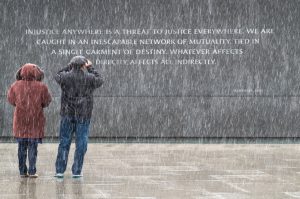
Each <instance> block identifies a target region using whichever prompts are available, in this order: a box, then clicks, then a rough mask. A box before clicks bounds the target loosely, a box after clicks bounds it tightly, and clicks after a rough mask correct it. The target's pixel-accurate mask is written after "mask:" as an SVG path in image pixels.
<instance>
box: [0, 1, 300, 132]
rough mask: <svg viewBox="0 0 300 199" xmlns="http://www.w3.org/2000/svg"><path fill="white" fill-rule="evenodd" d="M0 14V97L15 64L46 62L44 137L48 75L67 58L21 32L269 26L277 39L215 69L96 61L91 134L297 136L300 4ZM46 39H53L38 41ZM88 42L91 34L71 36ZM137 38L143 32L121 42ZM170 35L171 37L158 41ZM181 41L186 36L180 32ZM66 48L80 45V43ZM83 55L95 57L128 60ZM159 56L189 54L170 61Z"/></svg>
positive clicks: (124, 5) (25, 5)
mask: <svg viewBox="0 0 300 199" xmlns="http://www.w3.org/2000/svg"><path fill="white" fill-rule="evenodd" d="M0 9H1V17H0V27H1V34H0V39H1V42H0V60H1V66H0V86H1V89H0V95H1V97H0V99H1V100H4V99H5V94H6V91H7V88H8V86H9V85H10V84H11V83H12V82H13V81H14V80H13V79H14V73H15V71H16V70H17V69H18V68H19V67H20V66H21V65H23V64H24V63H27V62H33V63H36V64H38V65H40V66H42V68H43V69H44V70H45V76H46V77H45V83H46V84H47V85H49V88H50V91H51V93H52V95H53V97H54V98H55V100H54V102H53V103H52V104H51V106H50V108H49V110H47V111H46V113H47V118H48V124H47V132H49V134H50V135H51V136H55V135H57V126H58V123H59V114H58V109H59V102H58V97H59V95H60V91H59V87H58V85H57V84H56V83H55V82H54V79H53V76H54V75H55V73H56V72H57V70H59V69H60V68H62V67H63V66H65V65H66V64H67V63H68V61H69V59H70V58H71V57H72V56H55V55H49V53H50V52H49V50H50V48H51V47H49V46H48V47H45V46H44V47H41V46H37V45H35V44H34V42H35V40H36V38H37V37H36V36H29V35H25V29H26V28H32V29H34V28H37V29H41V28H49V29H55V28H57V29H64V28H73V29H76V28H78V29H83V28H91V29H97V28H100V29H123V28H127V29H130V28H132V29H134V28H140V29H142V28H147V29H148V28H163V29H166V28H169V29H172V28H239V27H241V28H246V27H250V28H273V29H274V34H271V35H260V36H259V38H260V41H261V43H260V44H259V45H257V46H247V47H243V48H245V51H246V53H245V55H243V56H218V57H217V60H218V63H217V64H216V65H185V66H179V65H170V66H163V65H133V66H123V65H118V66H103V65H102V66H99V65H97V66H96V68H97V69H98V70H99V71H101V72H102V74H103V76H104V77H105V79H106V82H105V84H104V86H103V88H101V89H99V90H97V91H96V92H95V96H96V98H95V102H96V105H95V107H96V110H95V111H94V117H93V121H95V122H94V123H92V134H91V135H92V136H103V137H109V136H120V137H127V136H129V137H131V136H133V137H135V136H141V137H147V136H150V137H151V136H153V137H156V136H158V137H169V136H170V137H181V136H184V137H189V136H191V137H202V136H212V137H215V136H217V137H220V136H229V137H247V136H250V137H253V136H264V137H285V136H287V137H291V136H298V134H299V133H298V129H299V128H298V127H299V125H298V122H297V121H298V120H299V114H298V110H299V103H298V97H299V87H300V83H299V79H300V74H299V64H300V59H299V49H300V42H299V39H300V38H299V30H300V26H299V14H298V13H299V9H300V4H299V2H298V1H297V0H290V1H284V0H278V1H271V0H266V1H262V0H207V1H204V0H202V1H196V0H175V1H173V0H172V1H171V0H165V1H161V0H154V1H146V0H141V1H137V0H136V1H135V0H127V1H118V0H111V1H108V0H106V1H95V0H91V1H88V2H86V1H83V0H77V1H64V2H61V1H58V0H54V1H43V2H42V1H41V2H39V3H36V1H33V0H27V1H17V0H11V1H1V2H0ZM74 13H76V14H74ZM51 37H54V38H55V37H57V36H39V38H51ZM59 37H61V36H59ZM84 37H87V36H80V35H79V36H76V38H84ZM89 37H91V38H98V37H97V36H89ZM108 37H109V36H100V38H102V39H103V38H108ZM122 37H123V38H124V36H122ZM140 37H143V36H132V35H131V36H126V37H125V38H140ZM171 37H172V38H174V36H164V38H171ZM180 37H184V36H177V38H180ZM249 37H252V36H249ZM63 47H64V48H70V47H71V48H81V46H80V45H75V46H73V47H72V46H68V45H65V46H63ZM103 47H107V46H103ZM151 47H153V46H151V45H149V46H147V48H151ZM198 47H201V46H198ZM54 48H55V47H54ZM57 48H59V47H57ZM89 58H90V59H91V60H92V61H95V60H96V59H97V58H99V59H122V58H124V57H123V55H119V56H118V55H117V56H109V55H107V56H104V55H100V56H90V57H89ZM131 58H133V59H141V58H161V57H160V56H157V55H149V56H132V57H131ZM165 58H171V59H177V58H180V59H182V58H193V56H172V57H169V55H166V56H165ZM237 90H240V91H238V92H237ZM183 96H184V97H183ZM0 104H1V106H2V109H0V110H1V112H0V114H1V115H0V118H1V122H0V125H2V126H1V131H2V132H1V133H0V135H9V133H8V132H9V130H8V129H9V127H10V126H11V118H10V117H11V108H9V107H8V106H7V105H3V104H4V102H3V101H2V102H0ZM6 113H7V114H6Z"/></svg>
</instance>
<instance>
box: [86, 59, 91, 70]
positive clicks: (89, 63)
mask: <svg viewBox="0 0 300 199" xmlns="http://www.w3.org/2000/svg"><path fill="white" fill-rule="evenodd" d="M91 66H92V62H91V61H90V60H87V63H86V64H85V67H86V68H89V67H91Z"/></svg>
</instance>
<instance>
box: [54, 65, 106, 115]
mask: <svg viewBox="0 0 300 199" xmlns="http://www.w3.org/2000/svg"><path fill="white" fill-rule="evenodd" d="M75 61H76V60H75ZM75 61H74V62H75ZM71 63H73V62H71ZM75 63H76V62H75ZM80 64H82V63H81V62H79V61H78V63H77V64H74V63H73V64H70V65H69V66H68V67H67V68H64V69H63V70H61V71H60V72H59V73H58V74H57V75H56V76H55V79H56V81H57V82H58V83H59V84H60V86H61V90H62V95H61V115H62V116H63V115H67V116H75V117H77V118H80V119H89V118H91V114H92V109H93V92H94V90H95V89H96V88H98V87H100V86H101V85H102V84H103V79H102V78H101V77H100V74H99V73H98V72H96V71H95V70H94V69H93V68H92V67H88V68H87V72H84V71H83V70H82V68H80Z"/></svg>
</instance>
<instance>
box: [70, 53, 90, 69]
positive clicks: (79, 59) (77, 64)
mask: <svg viewBox="0 0 300 199" xmlns="http://www.w3.org/2000/svg"><path fill="white" fill-rule="evenodd" d="M86 63H87V59H86V58H85V57H84V56H81V55H79V56H75V57H73V58H72V59H71V60H70V62H69V64H68V65H69V67H71V68H74V69H75V70H76V69H80V68H81V67H82V66H83V65H85V64H86Z"/></svg>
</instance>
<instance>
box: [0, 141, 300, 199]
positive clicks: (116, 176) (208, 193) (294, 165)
mask: <svg viewBox="0 0 300 199" xmlns="http://www.w3.org/2000/svg"><path fill="white" fill-rule="evenodd" d="M38 150H39V154H38V162H37V169H38V172H37V173H38V174H39V178H37V179H28V178H20V177H19V175H18V167H17V145H16V144H3V143H2V144H0V155H1V159H0V168H1V177H0V193H1V194H0V198H1V199H16V198H22V199H23V198H37V199H40V198H42V199H48V198H51V199H52V198H54V199H55V198H57V199H64V198H67V199H69V198H70V199H71V198H72V199H73V198H78V199H84V198H91V199H92V198H93V199H102V198H133V199H159V198H161V199H164V198H166V199H189V198H191V199H203V198H207V199H248V198H255V199H256V198H257V199H262V198H264V199H269V198H270V199H277V198H300V147H299V145H297V144H274V145H272V144H89V148H88V152H87V155H86V160H85V165H84V169H83V175H84V177H83V178H81V179H72V176H71V169H70V167H71V163H72V161H73V160H72V159H73V152H74V144H72V149H71V151H70V157H69V164H68V169H67V171H66V173H65V178H64V179H56V178H54V177H53V175H54V171H55V169H54V162H55V157H56V151H57V144H47V143H45V144H42V145H39V148H38Z"/></svg>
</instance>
